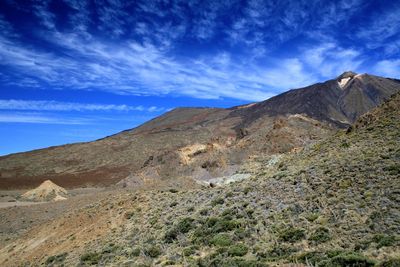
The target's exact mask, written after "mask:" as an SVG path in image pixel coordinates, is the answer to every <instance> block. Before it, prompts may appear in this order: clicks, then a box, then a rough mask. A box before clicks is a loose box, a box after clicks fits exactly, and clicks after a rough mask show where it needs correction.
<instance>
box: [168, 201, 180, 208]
mask: <svg viewBox="0 0 400 267" xmlns="http://www.w3.org/2000/svg"><path fill="white" fill-rule="evenodd" d="M176 205H178V202H176V201H174V202H172V203H171V204H169V206H170V207H171V208H172V207H175V206H176Z"/></svg>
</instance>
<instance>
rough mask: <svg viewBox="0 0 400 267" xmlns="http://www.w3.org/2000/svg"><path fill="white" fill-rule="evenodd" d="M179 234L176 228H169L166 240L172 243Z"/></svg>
mask: <svg viewBox="0 0 400 267" xmlns="http://www.w3.org/2000/svg"><path fill="white" fill-rule="evenodd" d="M178 234H179V232H178V231H177V230H176V228H172V229H170V230H168V231H167V232H165V234H164V241H165V242H166V243H172V242H174V240H176V239H177V238H178Z"/></svg>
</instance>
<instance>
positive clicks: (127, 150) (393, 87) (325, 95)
mask: <svg viewBox="0 0 400 267" xmlns="http://www.w3.org/2000/svg"><path fill="white" fill-rule="evenodd" d="M399 91H400V81H399V80H396V79H389V78H383V77H378V76H373V75H369V74H356V73H353V72H345V73H343V74H342V75H340V76H338V77H337V78H335V79H332V80H328V81H326V82H323V83H318V84H314V85H311V86H308V87H305V88H300V89H294V90H290V91H288V92H286V93H283V94H280V95H278V96H275V97H272V98H270V99H268V100H266V101H263V102H259V103H252V104H249V105H244V106H238V107H233V108H229V109H220V108H177V109H174V110H172V111H170V112H168V113H166V114H164V115H162V116H160V117H157V118H155V119H153V120H151V121H149V122H147V123H145V124H143V125H141V126H139V127H137V128H134V129H130V130H126V131H123V132H120V133H118V134H115V135H113V136H109V137H106V138H103V139H99V140H96V141H93V142H87V143H76V144H69V145H63V146H57V147H50V148H46V149H40V150H34V151H30V152H25V153H18V154H12V155H8V156H3V157H0V189H13V188H29V187H34V186H37V185H39V184H40V183H41V182H43V181H44V180H47V179H51V180H52V181H54V182H55V183H56V184H58V185H60V186H63V187H67V188H72V187H80V186H85V185H111V184H115V183H117V182H119V184H120V185H122V186H136V187H138V186H153V185H155V184H156V185H157V186H160V185H162V184H166V185H170V184H177V183H178V184H180V185H184V186H192V185H193V184H194V183H193V179H188V178H189V177H190V178H195V179H197V180H208V179H211V178H215V177H220V176H225V175H230V174H232V173H234V172H236V171H238V170H239V169H240V166H241V164H243V162H245V161H247V160H248V159H249V158H252V157H253V156H255V155H260V154H270V155H271V154H277V153H284V152H289V151H292V150H297V149H299V148H301V147H303V146H304V145H306V144H309V143H311V142H315V141H317V140H320V139H322V138H324V137H326V136H328V135H330V134H331V133H332V131H334V130H335V129H337V128H339V127H342V128H343V127H347V126H349V125H350V124H351V123H353V122H354V121H355V120H356V119H357V118H358V117H359V116H360V115H362V114H364V113H366V112H367V111H369V110H370V109H372V108H373V107H376V106H377V105H379V104H380V103H382V102H383V101H384V100H386V99H388V98H389V97H390V96H391V95H393V94H394V93H396V92H399Z"/></svg>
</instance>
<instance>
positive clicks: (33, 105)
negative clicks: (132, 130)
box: [0, 99, 167, 112]
mask: <svg viewBox="0 0 400 267" xmlns="http://www.w3.org/2000/svg"><path fill="white" fill-rule="evenodd" d="M0 110H38V111H124V112H127V111H145V112H160V111H165V110H167V109H166V108H162V107H156V106H151V107H143V106H129V105H113V104H111V105H104V104H84V103H72V102H59V101H44V100H15V99H11V100H2V99H0Z"/></svg>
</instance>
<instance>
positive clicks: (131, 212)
mask: <svg viewBox="0 0 400 267" xmlns="http://www.w3.org/2000/svg"><path fill="white" fill-rule="evenodd" d="M133 215H135V212H134V211H128V212H127V213H125V218H126V219H127V220H129V219H130V218H132V217H133Z"/></svg>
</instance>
